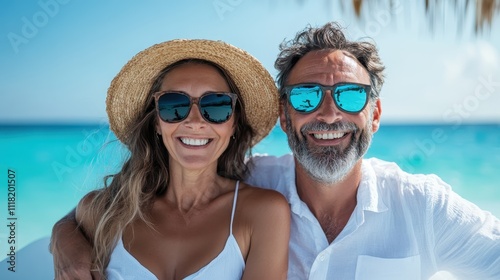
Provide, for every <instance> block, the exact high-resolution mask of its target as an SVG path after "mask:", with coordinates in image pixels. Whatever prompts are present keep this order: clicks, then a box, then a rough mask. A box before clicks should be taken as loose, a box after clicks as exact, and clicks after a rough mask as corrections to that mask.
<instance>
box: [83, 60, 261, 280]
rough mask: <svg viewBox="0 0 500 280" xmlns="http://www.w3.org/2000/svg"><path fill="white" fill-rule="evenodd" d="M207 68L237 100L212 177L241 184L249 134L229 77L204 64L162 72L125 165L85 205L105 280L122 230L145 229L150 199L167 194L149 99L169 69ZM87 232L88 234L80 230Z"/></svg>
mask: <svg viewBox="0 0 500 280" xmlns="http://www.w3.org/2000/svg"><path fill="white" fill-rule="evenodd" d="M188 63H195V64H206V65H210V66H213V67H215V68H216V69H217V70H218V71H219V73H220V74H221V75H222V76H223V77H224V78H225V80H226V81H227V83H228V85H229V88H230V89H231V91H232V92H233V93H236V94H237V95H238V96H239V97H240V98H238V102H236V107H235V112H234V118H235V122H234V124H235V133H234V137H231V140H230V142H229V145H228V147H227V149H226V150H225V151H224V153H223V154H222V155H221V156H220V158H219V159H218V164H217V174H218V175H220V176H223V177H226V178H231V179H235V180H240V179H243V178H244V177H245V176H246V174H247V172H248V168H247V166H246V164H245V156H246V155H247V154H250V153H251V151H250V147H251V141H252V138H253V136H254V130H253V129H252V127H251V126H250V125H249V123H248V120H247V116H246V114H245V104H244V102H243V99H242V98H241V95H240V92H239V90H238V88H237V87H236V85H235V83H234V81H233V80H232V79H231V77H230V75H229V74H228V73H227V72H226V71H225V70H224V69H223V68H222V67H220V66H218V65H216V64H214V63H212V62H210V61H205V60H200V59H187V60H181V61H178V62H176V63H174V64H171V65H169V66H167V67H166V68H165V69H163V70H162V71H160V73H159V74H158V75H157V77H156V78H155V80H154V82H153V84H152V87H151V89H150V91H149V97H148V99H147V102H146V104H145V106H144V109H143V111H142V112H141V114H140V115H139V117H138V118H137V121H136V122H135V125H134V126H133V127H131V128H130V131H129V132H130V134H129V137H128V138H127V143H125V145H126V146H127V148H128V149H129V151H130V155H129V158H128V160H126V162H125V163H124V164H123V167H122V169H121V170H120V172H118V173H116V174H114V175H108V176H106V177H105V178H104V188H102V189H101V190H100V191H98V192H96V195H95V196H94V198H93V199H92V200H91V201H90V207H89V208H88V209H90V210H89V213H84V215H88V216H87V217H86V220H89V221H91V222H90V224H91V226H92V227H93V232H92V233H93V234H90V235H89V236H93V238H91V240H90V241H91V243H92V247H93V251H92V260H93V270H96V271H98V272H99V273H100V274H101V275H102V276H105V273H104V272H105V269H106V267H107V265H108V263H109V258H110V256H111V252H112V251H113V248H114V247H115V245H116V242H117V241H118V238H121V234H122V232H123V231H124V229H125V228H126V227H127V225H129V224H131V223H132V222H133V221H134V220H136V219H141V220H142V221H144V222H145V223H146V224H148V225H149V226H153V225H152V224H151V223H150V222H149V221H148V210H149V209H150V207H151V205H152V203H153V202H154V200H155V198H157V197H159V196H161V195H163V194H165V192H166V191H167V189H168V184H169V178H170V176H175V175H174V174H169V154H168V151H167V149H166V148H165V146H164V144H163V142H162V140H161V138H160V137H157V136H156V129H155V126H156V122H157V120H158V118H157V114H156V110H155V103H154V98H153V93H155V92H157V91H159V90H160V88H161V85H162V82H163V78H164V77H165V75H166V74H167V73H168V72H170V71H171V70H172V69H174V68H176V67H178V66H180V65H184V64H188ZM84 230H92V229H84Z"/></svg>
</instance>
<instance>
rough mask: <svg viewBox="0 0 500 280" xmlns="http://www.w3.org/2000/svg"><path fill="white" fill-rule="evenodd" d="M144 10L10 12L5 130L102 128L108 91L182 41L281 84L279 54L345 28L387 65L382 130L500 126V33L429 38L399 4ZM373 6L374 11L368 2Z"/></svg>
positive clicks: (181, 4) (195, 5)
mask: <svg viewBox="0 0 500 280" xmlns="http://www.w3.org/2000/svg"><path fill="white" fill-rule="evenodd" d="M330 2H333V1H327V0H324V1H319V0H318V1H312V0H309V1H307V0H302V1H299V0H296V1H291V0H274V1H271V0H254V1H250V0H207V1H195V0H183V1H178V0H176V1H168V0H146V1H118V0H108V1H97V0H90V1H83V0H39V1H29V2H28V1H2V3H1V4H0V5H1V6H2V7H1V8H0V18H1V23H2V24H1V25H0V35H1V37H0V38H1V39H0V61H1V64H0V96H1V97H2V102H0V123H76V122H77V123H89V122H95V123H101V122H102V121H103V120H106V119H107V116H106V113H105V105H104V101H105V98H106V90H107V88H108V86H109V83H110V82H111V80H112V79H113V77H114V76H115V74H116V73H118V71H119V70H120V68H121V67H122V66H123V65H124V64H125V63H126V62H127V61H128V60H129V59H130V58H131V57H132V56H133V55H135V54H136V53H137V52H139V51H141V50H143V49H145V48H147V47H149V46H151V45H153V44H155V43H159V42H163V41H166V40H171V39H176V38H206V39H214V40H224V41H226V42H228V43H231V44H233V45H235V46H237V47H240V48H242V49H245V50H246V51H248V52H250V53H251V54H252V55H254V56H255V57H256V58H257V59H259V60H260V61H261V62H262V63H263V64H264V66H265V67H266V68H267V69H268V70H269V71H270V72H271V74H272V75H273V76H275V75H276V71H275V70H274V67H273V63H274V60H275V58H276V55H277V54H278V45H279V43H280V42H282V41H283V40H284V39H290V38H292V37H293V36H294V35H295V33H296V32H297V31H299V30H302V29H303V28H304V27H305V26H306V25H307V24H310V25H312V26H318V25H322V24H324V23H325V22H327V21H333V20H334V21H338V22H340V23H341V24H342V25H343V26H345V27H347V29H346V31H347V36H348V37H349V38H351V39H356V38H360V37H371V38H372V39H373V40H374V41H375V43H376V44H377V46H378V47H379V49H380V54H381V57H382V60H383V61H384V63H385V64H386V68H387V77H386V83H385V85H384V88H383V89H382V94H381V96H382V106H383V120H384V121H386V122H392V123H408V122H410V123H411V122H413V123H422V122H438V123H450V124H460V123H465V122H468V123H473V122H495V123H499V122H500V110H499V109H498V105H499V104H500V21H499V20H498V19H496V20H495V21H494V22H493V24H492V26H493V27H492V30H491V31H489V32H486V33H485V34H483V35H480V36H472V35H471V34H472V32H471V26H472V24H471V20H473V17H472V13H469V14H468V16H467V17H466V24H465V26H466V27H465V28H464V30H463V32H462V35H457V32H456V31H457V27H456V21H455V20H454V17H455V16H454V13H453V12H452V11H451V9H447V8H445V9H443V10H439V9H438V15H439V14H442V15H443V16H442V17H440V18H441V19H442V20H440V21H438V22H437V24H436V28H435V31H434V32H433V33H431V32H429V27H428V21H427V20H426V18H425V14H424V12H423V1H412V2H422V3H421V4H416V3H413V4H408V3H407V2H408V1H393V3H395V5H394V6H395V8H393V9H390V8H389V7H388V6H387V4H386V2H388V1H379V2H380V4H379V5H370V6H366V5H365V7H363V10H362V13H363V19H362V20H359V19H356V17H354V13H353V11H352V8H351V4H350V3H351V1H344V2H345V4H344V6H343V7H342V6H341V5H337V4H328V3H330ZM365 2H368V1H365Z"/></svg>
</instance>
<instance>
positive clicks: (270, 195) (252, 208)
mask: <svg viewBox="0 0 500 280" xmlns="http://www.w3.org/2000/svg"><path fill="white" fill-rule="evenodd" d="M240 185H241V187H240V194H239V195H238V196H239V197H238V202H239V203H240V201H241V204H242V207H243V208H244V209H243V210H244V211H246V210H248V211H246V212H247V213H248V214H249V215H250V216H254V215H255V216H261V215H262V214H266V213H269V211H272V212H274V213H276V214H277V215H289V212H290V206H289V204H288V202H287V200H286V198H285V197H284V196H283V195H282V194H281V193H279V192H277V191H275V190H270V189H263V188H260V187H256V186H252V185H249V184H246V183H241V184H240Z"/></svg>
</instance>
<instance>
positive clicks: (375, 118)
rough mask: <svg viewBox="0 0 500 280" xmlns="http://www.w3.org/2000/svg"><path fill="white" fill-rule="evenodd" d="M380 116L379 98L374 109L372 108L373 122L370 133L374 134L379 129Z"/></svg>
mask: <svg viewBox="0 0 500 280" xmlns="http://www.w3.org/2000/svg"><path fill="white" fill-rule="evenodd" d="M381 115H382V104H381V102H380V98H378V99H377V101H376V102H375V108H373V122H372V132H373V133H375V132H377V131H378V129H379V127H380V116H381Z"/></svg>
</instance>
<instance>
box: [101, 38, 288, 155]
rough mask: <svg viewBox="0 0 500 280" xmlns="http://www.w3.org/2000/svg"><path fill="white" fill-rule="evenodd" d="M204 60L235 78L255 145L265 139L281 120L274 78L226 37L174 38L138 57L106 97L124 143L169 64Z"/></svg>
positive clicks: (112, 122) (112, 123) (114, 127)
mask: <svg viewBox="0 0 500 280" xmlns="http://www.w3.org/2000/svg"><path fill="white" fill-rule="evenodd" d="M191 58H194V59H203V60H207V61H211V62H213V63H215V64H217V65H219V66H220V67H222V68H223V69H224V70H225V71H226V72H227V73H228V75H229V76H230V77H231V79H233V81H234V83H235V84H236V86H237V87H238V89H239V90H240V94H241V98H242V99H243V102H244V103H245V113H246V116H247V119H248V122H249V124H250V126H251V127H252V129H253V130H254V132H255V135H254V137H253V139H252V146H253V145H255V144H257V143H258V142H259V141H260V140H262V138H264V137H265V136H266V135H267V134H269V132H270V131H271V129H272V128H273V126H274V125H275V124H276V121H277V119H278V107H279V106H278V104H279V103H278V91H277V88H276V85H275V83H274V80H273V78H272V77H271V75H270V74H269V72H268V71H267V70H266V69H265V68H264V66H263V65H262V64H261V63H260V62H259V61H258V60H257V59H256V58H254V57H253V56H252V55H250V54H249V53H247V52H246V51H243V50H241V49H239V48H237V47H234V46H232V45H230V44H227V43H225V42H222V41H212V40H172V41H167V42H163V43H160V44H156V45H153V46H151V47H149V48H147V49H145V50H143V51H141V52H140V53H138V54H137V55H135V56H134V57H133V58H132V59H131V60H130V61H129V62H128V63H127V64H126V65H125V66H124V67H123V68H122V69H121V71H120V72H119V73H118V75H117V76H116V77H115V78H114V79H113V81H112V82H111V85H110V87H109V89H108V95H107V98H106V111H107V113H108V117H109V123H110V128H111V130H112V131H113V132H114V133H115V135H116V137H117V138H118V139H119V140H120V141H122V142H123V143H127V137H128V133H129V131H130V128H131V127H132V125H133V123H134V122H135V121H136V120H137V118H138V116H139V114H140V112H142V110H144V107H145V106H147V104H146V100H147V98H148V93H149V91H150V89H151V87H152V84H153V82H154V79H155V78H156V76H157V75H158V73H159V72H160V71H161V70H163V69H164V68H165V67H167V66H169V65H171V64H173V63H175V62H177V61H180V60H184V59H191Z"/></svg>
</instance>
